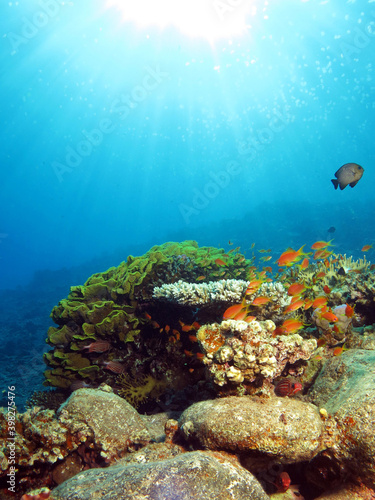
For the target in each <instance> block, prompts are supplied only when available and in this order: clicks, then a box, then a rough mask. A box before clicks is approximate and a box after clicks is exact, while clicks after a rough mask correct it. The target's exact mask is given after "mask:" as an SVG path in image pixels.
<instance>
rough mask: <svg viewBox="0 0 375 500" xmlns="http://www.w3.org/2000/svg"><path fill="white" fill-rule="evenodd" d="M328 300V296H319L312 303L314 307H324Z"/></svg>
mask: <svg viewBox="0 0 375 500" xmlns="http://www.w3.org/2000/svg"><path fill="white" fill-rule="evenodd" d="M327 302H328V300H327V297H322V296H321V297H317V298H316V299H315V300H314V302H313V303H312V306H313V308H314V309H317V308H318V307H323V306H325V305H326V304H327Z"/></svg>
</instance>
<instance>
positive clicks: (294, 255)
mask: <svg viewBox="0 0 375 500" xmlns="http://www.w3.org/2000/svg"><path fill="white" fill-rule="evenodd" d="M304 246H305V245H302V246H301V248H300V249H299V250H293V248H288V249H287V250H285V252H283V253H282V254H281V255H280V257H279V259H278V260H277V264H278V265H279V266H288V267H290V266H292V265H293V264H294V262H297V261H298V260H300V258H301V256H302V255H305V254H304V253H303V252H302V250H303V247H304Z"/></svg>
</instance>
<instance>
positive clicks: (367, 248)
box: [361, 245, 372, 252]
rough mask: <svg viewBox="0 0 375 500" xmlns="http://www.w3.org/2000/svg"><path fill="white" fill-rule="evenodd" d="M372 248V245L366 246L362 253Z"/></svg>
mask: <svg viewBox="0 0 375 500" xmlns="http://www.w3.org/2000/svg"><path fill="white" fill-rule="evenodd" d="M370 248H372V245H365V246H364V247H362V249H361V252H368V251H369V250H370Z"/></svg>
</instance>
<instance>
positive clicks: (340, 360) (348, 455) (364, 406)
mask: <svg viewBox="0 0 375 500" xmlns="http://www.w3.org/2000/svg"><path fill="white" fill-rule="evenodd" d="M309 397H310V399H311V400H312V401H313V402H314V403H315V404H317V405H319V406H320V407H324V408H325V409H326V410H327V412H328V413H329V414H331V415H332V416H331V417H330V418H331V419H333V420H334V422H335V432H336V433H337V436H336V440H337V443H336V444H335V446H333V447H332V448H331V449H330V450H329V453H330V454H331V456H332V457H333V458H334V459H335V460H337V461H338V462H339V463H340V464H341V465H342V466H343V467H345V469H346V471H347V472H348V473H349V474H350V473H351V474H352V475H353V476H354V477H358V476H360V477H361V478H362V480H363V481H364V482H365V483H366V484H367V485H368V486H369V487H371V488H374V487H375V351H372V350H371V351H370V350H363V349H351V350H349V351H346V352H344V353H343V354H342V355H341V356H340V357H336V358H332V359H330V360H329V361H327V362H326V364H325V365H324V367H323V369H322V372H321V373H320V374H319V376H318V378H317V380H316V382H315V384H314V386H313V388H312V390H311V391H310V393H309Z"/></svg>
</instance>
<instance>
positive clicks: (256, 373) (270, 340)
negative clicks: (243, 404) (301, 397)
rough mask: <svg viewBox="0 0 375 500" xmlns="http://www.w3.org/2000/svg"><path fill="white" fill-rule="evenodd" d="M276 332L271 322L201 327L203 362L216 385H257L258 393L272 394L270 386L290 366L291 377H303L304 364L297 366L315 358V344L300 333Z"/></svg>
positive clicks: (199, 336) (200, 340)
mask: <svg viewBox="0 0 375 500" xmlns="http://www.w3.org/2000/svg"><path fill="white" fill-rule="evenodd" d="M275 328H276V326H275V324H274V323H273V321H271V320H266V321H255V320H253V321H251V322H250V323H247V322H245V321H235V320H227V321H223V322H222V323H221V324H217V323H214V324H212V325H204V326H202V327H201V328H200V329H199V330H198V332H197V339H198V342H199V345H200V347H201V349H202V352H204V354H205V357H204V358H203V362H204V364H205V365H206V367H207V369H208V371H209V373H210V376H211V377H212V379H213V381H214V382H215V384H217V385H218V386H221V387H222V386H224V385H226V384H228V383H234V384H241V383H245V384H250V383H253V382H256V384H255V385H254V387H256V390H257V391H261V390H263V391H267V392H269V391H270V389H271V384H270V382H271V381H272V380H274V379H275V378H276V377H279V376H280V375H281V374H282V373H283V372H284V374H285V368H286V367H287V365H288V370H289V373H292V374H293V375H296V374H297V373H298V374H299V375H301V374H302V372H303V366H302V365H301V363H300V364H299V366H294V365H295V364H296V363H297V362H298V361H301V360H308V359H309V358H310V357H311V356H312V354H313V353H314V351H315V349H316V346H317V343H316V340H315V339H308V340H305V339H303V338H302V337H301V336H300V335H299V334H297V333H296V334H292V335H276V336H274V335H273V332H274V331H275ZM265 382H267V383H265ZM262 386H263V387H262ZM247 390H250V388H249V387H248V388H247Z"/></svg>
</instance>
